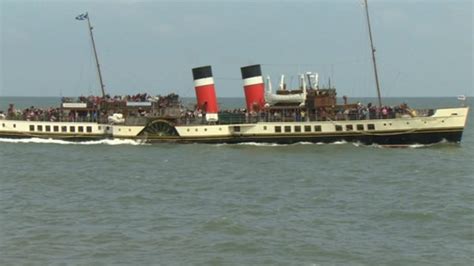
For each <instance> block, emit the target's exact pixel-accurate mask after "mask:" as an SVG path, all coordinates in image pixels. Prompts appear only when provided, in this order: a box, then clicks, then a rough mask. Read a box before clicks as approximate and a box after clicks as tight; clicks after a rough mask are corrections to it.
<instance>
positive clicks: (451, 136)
mask: <svg viewBox="0 0 474 266" xmlns="http://www.w3.org/2000/svg"><path fill="white" fill-rule="evenodd" d="M462 133H463V131H462V130H451V131H432V132H412V133H400V134H391V135H381V134H373V135H370V134H350V135H349V134H337V135H336V134H333V135H331V134H301V135H265V136H238V135H236V136H231V137H197V138H185V137H152V136H148V138H146V141H147V142H151V143H153V142H157V143H159V142H175V143H243V142H260V143H277V144H292V143H298V142H313V143H333V142H336V141H347V142H359V143H363V144H368V145H370V144H380V145H410V144H433V143H438V142H441V141H443V140H446V141H448V142H456V143H457V142H460V141H461V139H462ZM0 137H2V138H34V137H36V138H52V139H61V140H68V141H90V140H100V139H107V138H112V137H111V136H105V135H73V136H71V135H39V134H38V135H26V134H15V133H5V132H0ZM130 139H136V140H145V139H144V138H143V137H132V138H130Z"/></svg>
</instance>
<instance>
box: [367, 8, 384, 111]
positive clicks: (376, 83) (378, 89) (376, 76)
mask: <svg viewBox="0 0 474 266" xmlns="http://www.w3.org/2000/svg"><path fill="white" fill-rule="evenodd" d="M364 3H365V14H366V17H367V27H368V29H369V39H370V47H371V52H372V62H373V65H374V75H375V85H376V86H377V97H378V101H379V108H380V109H382V97H381V96H380V83H379V75H378V73H377V62H376V60H375V47H374V41H373V38H372V29H371V27H370V18H369V5H368V4H367V0H364Z"/></svg>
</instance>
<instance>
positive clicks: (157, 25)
mask: <svg viewBox="0 0 474 266" xmlns="http://www.w3.org/2000/svg"><path fill="white" fill-rule="evenodd" d="M0 3H1V4H0V10H1V13H0V15H1V20H0V22H1V24H0V29H1V58H0V59H1V69H0V74H1V75H0V80H1V83H0V96H60V95H62V96H71V95H88V94H97V95H98V94H100V89H99V84H98V81H97V75H96V72H95V66H94V61H93V57H92V52H91V44H90V39H89V36H88V31H87V26H86V25H87V22H85V21H77V20H75V19H74V18H75V17H76V16H77V15H79V14H80V13H82V12H85V11H88V12H89V15H90V17H91V22H92V24H93V26H94V34H95V39H96V44H97V49H98V53H99V60H100V63H101V66H102V72H103V77H104V83H105V84H106V91H107V92H108V93H110V94H112V95H115V94H136V93H138V92H149V93H151V94H154V95H156V94H162V95H163V94H167V93H169V92H177V93H179V94H180V95H181V96H184V97H193V96H194V89H193V81H192V74H191V69H192V68H193V67H198V66H203V65H212V68H213V72H214V78H215V82H216V90H217V95H218V97H243V89H242V81H241V79H240V77H241V76H240V67H241V66H245V65H248V64H262V69H263V72H264V74H265V76H266V75H270V76H271V77H272V81H273V84H274V85H276V84H277V83H278V78H279V75H280V74H286V76H287V77H288V79H287V82H288V83H289V84H293V85H296V80H297V79H296V75H297V74H298V73H301V72H306V71H316V72H319V73H320V76H321V81H322V83H327V80H328V78H329V77H331V81H332V83H333V84H334V85H335V86H336V87H337V89H338V94H339V95H340V96H342V95H348V96H375V95H376V93H375V85H374V81H373V70H372V65H371V61H370V49H369V42H368V35H367V28H366V24H365V14H364V9H363V6H362V5H361V3H362V1H361V0H320V1H318V0H306V1H298V0H296V1H264V0H260V1H257V0H254V1H203V0H199V1H190V0H189V1H132V0H128V1H126V0H122V1H120V0H119V1H106V0H102V1H99V0H95V1H79V0H73V1H33V0H30V1H21V0H15V1H14V0H0ZM369 8H370V11H371V13H370V15H371V19H372V28H373V32H374V38H375V46H376V48H377V59H378V64H379V72H380V78H381V86H382V96H388V97H394V96H454V97H455V96H456V95H459V94H465V95H471V96H472V95H474V93H473V92H474V88H473V76H474V71H473V39H474V37H473V20H472V17H473V13H474V10H473V3H472V1H471V0H445V1H443V0H424V1H423V0H412V1H408V0H371V1H369Z"/></svg>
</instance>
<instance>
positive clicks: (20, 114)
mask: <svg viewBox="0 0 474 266" xmlns="http://www.w3.org/2000/svg"><path fill="white" fill-rule="evenodd" d="M144 100H145V101H154V102H155V103H157V105H155V107H158V108H157V109H158V111H159V110H166V109H167V107H177V108H178V110H179V111H178V112H179V113H178V114H176V115H177V116H180V117H181V118H184V121H183V122H185V123H186V124H188V123H194V122H199V123H201V122H205V116H206V111H205V110H203V109H205V107H204V108H202V109H201V108H199V107H197V106H194V108H191V109H189V108H184V107H183V106H181V105H180V104H179V99H178V95H176V94H174V93H172V94H169V95H167V96H153V97H152V96H149V95H148V94H146V93H143V94H136V95H132V96H130V95H127V96H114V97H110V96H108V95H107V96H106V97H105V98H102V97H97V96H88V97H85V96H81V97H79V98H77V99H71V98H63V99H62V101H63V102H67V103H72V102H75V103H88V104H92V105H93V106H97V105H98V104H100V103H102V102H104V101H106V102H116V101H138V102H141V101H144ZM113 112H120V110H115V111H112V113H113ZM109 115H111V110H109V112H108V113H104V112H100V111H99V109H98V108H92V109H88V110H87V111H81V110H61V108H38V107H34V106H31V107H29V108H25V109H23V110H16V109H15V108H14V105H13V104H10V105H9V108H8V110H7V113H6V114H5V113H3V112H2V111H0V118H7V119H20V120H27V121H52V122H54V121H75V122H78V121H81V122H86V121H88V122H97V121H99V119H100V118H107V117H108V116H109ZM129 115H131V116H149V115H159V113H157V112H156V110H154V111H153V110H150V109H143V108H138V110H136V112H135V113H130V114H129ZM222 115H224V116H228V117H230V119H231V120H232V119H234V120H236V121H230V122H236V123H237V122H257V121H275V122H278V121H315V120H318V121H326V120H364V119H387V118H397V117H402V116H415V115H416V113H415V111H414V110H411V109H410V108H408V106H407V104H405V103H403V104H400V105H398V106H383V107H382V108H378V107H377V106H375V105H372V104H371V103H369V104H367V105H363V104H361V103H357V104H356V105H350V107H346V108H344V106H339V107H329V108H316V109H315V110H312V111H309V112H307V111H305V110H304V109H298V108H295V109H287V110H275V109H272V108H269V109H267V110H262V111H260V112H248V111H247V110H246V109H244V108H239V109H229V110H224V111H222V112H221V116H222Z"/></svg>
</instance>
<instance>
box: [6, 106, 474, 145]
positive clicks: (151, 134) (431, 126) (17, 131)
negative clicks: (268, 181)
mask: <svg viewBox="0 0 474 266" xmlns="http://www.w3.org/2000/svg"><path fill="white" fill-rule="evenodd" d="M468 111H469V108H468V107H463V108H449V109H438V110H436V111H435V112H434V114H433V115H432V116H422V117H407V118H394V119H373V120H338V121H299V122H256V123H242V124H225V125H202V124H201V125H177V126H173V124H172V123H170V122H168V121H165V120H157V121H152V123H149V124H148V125H141V126H127V125H109V124H98V123H80V122H40V121H18V120H0V137H4V138H5V137H6V138H31V137H39V138H52V139H69V140H89V139H107V138H108V139H138V140H144V141H148V142H180V143H196V142H197V143H240V142H269V143H295V142H301V141H308V142H334V141H340V140H343V141H355V142H361V143H365V144H372V143H377V144H382V145H404V144H417V143H419V144H429V143H436V142H440V141H442V140H446V141H449V142H460V141H461V138H462V133H463V130H464V127H465V125H466V121H467V116H468ZM155 125H159V126H157V127H153V126H155ZM154 128H156V130H150V129H154Z"/></svg>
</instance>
